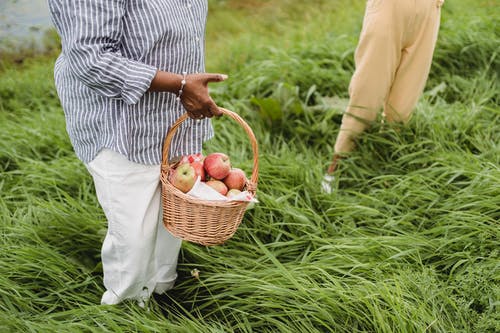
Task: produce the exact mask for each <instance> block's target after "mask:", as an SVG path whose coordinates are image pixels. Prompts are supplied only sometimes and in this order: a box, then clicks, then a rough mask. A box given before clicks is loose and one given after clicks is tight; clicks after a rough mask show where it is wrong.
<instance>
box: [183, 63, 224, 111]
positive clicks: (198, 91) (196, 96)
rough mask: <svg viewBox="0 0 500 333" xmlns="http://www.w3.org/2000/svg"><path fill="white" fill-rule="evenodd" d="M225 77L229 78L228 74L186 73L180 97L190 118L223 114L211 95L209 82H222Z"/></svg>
mask: <svg viewBox="0 0 500 333" xmlns="http://www.w3.org/2000/svg"><path fill="white" fill-rule="evenodd" d="M225 79H227V75H224V74H210V73H200V74H188V75H186V78H185V84H184V87H183V89H182V94H181V96H180V99H181V103H182V105H183V106H184V108H185V109H186V111H187V113H188V116H189V117H190V118H193V119H203V118H211V117H213V116H220V115H221V114H222V112H221V111H220V110H219V108H218V106H217V105H216V104H215V102H214V101H213V100H212V98H211V97H210V94H209V92H208V84H209V83H210V82H221V81H224V80H225Z"/></svg>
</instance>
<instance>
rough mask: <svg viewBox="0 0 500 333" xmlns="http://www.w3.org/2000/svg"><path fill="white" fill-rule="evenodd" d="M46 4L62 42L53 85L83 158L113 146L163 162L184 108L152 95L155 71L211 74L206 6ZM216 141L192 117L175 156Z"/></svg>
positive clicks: (129, 1) (140, 1) (65, 0)
mask: <svg viewBox="0 0 500 333" xmlns="http://www.w3.org/2000/svg"><path fill="white" fill-rule="evenodd" d="M48 3H49V10H50V14H51V18H52V21H53V23H54V25H55V27H56V30H57V32H58V33H59V35H60V37H61V44H62V51H61V54H60V55H59V57H58V58H57V60H56V63H55V68H54V77H55V84H56V88H57V93H58V95H59V98H60V100H61V105H62V108H63V110H64V114H65V119H66V129H67V131H68V134H69V138H70V140H71V143H72V145H73V147H74V150H75V153H76V155H77V156H78V158H79V159H81V160H82V161H83V162H84V163H88V162H90V161H92V160H93V159H94V158H95V156H96V155H97V154H98V153H99V151H100V150H101V149H103V148H108V149H111V150H114V151H116V152H118V153H121V154H122V155H124V156H126V157H127V158H128V159H129V160H131V161H133V162H136V163H142V164H159V163H160V162H161V154H162V145H163V141H164V138H165V135H166V133H167V131H168V129H169V128H170V126H171V125H172V124H173V123H174V122H175V120H176V119H177V118H178V117H179V116H180V115H182V114H183V113H185V109H184V108H183V106H182V105H181V104H180V103H179V102H178V101H177V100H176V96H175V95H174V94H172V93H168V92H151V91H148V89H149V86H150V84H151V81H152V79H153V77H154V76H155V74H156V71H157V70H163V71H167V72H172V73H182V72H184V71H185V72H187V73H195V72H204V71H205V62H204V52H205V51H204V45H205V24H206V17H207V6H208V5H207V0H148V1H145V0H48ZM179 85H180V83H179ZM212 136H213V129H212V125H211V122H210V120H209V119H205V120H202V121H194V120H191V119H188V120H186V121H185V122H184V123H183V124H182V126H180V127H179V129H178V130H177V134H176V136H175V137H174V139H173V140H172V144H171V146H170V148H171V151H170V155H169V156H172V157H173V156H180V155H187V154H191V153H195V152H200V151H201V148H202V143H203V141H205V140H208V139H209V138H210V137H212Z"/></svg>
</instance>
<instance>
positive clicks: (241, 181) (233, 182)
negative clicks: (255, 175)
mask: <svg viewBox="0 0 500 333" xmlns="http://www.w3.org/2000/svg"><path fill="white" fill-rule="evenodd" d="M222 181H223V182H224V184H226V186H227V188H228V189H238V190H240V191H243V188H244V187H245V184H246V183H247V176H246V175H245V171H243V170H241V169H238V168H232V169H231V170H230V171H229V174H228V175H227V176H226V178H224V179H223V180H222Z"/></svg>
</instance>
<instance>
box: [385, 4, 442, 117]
mask: <svg viewBox="0 0 500 333" xmlns="http://www.w3.org/2000/svg"><path fill="white" fill-rule="evenodd" d="M441 4H442V2H441V1H440V0H419V1H415V9H414V12H415V19H414V23H413V31H412V33H411V34H409V35H408V39H407V41H406V42H405V44H406V46H405V47H404V49H403V55H402V57H401V63H400V65H399V67H398V70H397V72H396V75H395V78H394V83H393V84H392V87H391V90H390V92H389V95H388V98H387V101H386V105H385V107H384V113H385V119H386V120H387V122H402V123H405V122H407V121H408V120H409V119H410V116H411V113H412V111H413V109H414V108H415V105H416V104H417V101H418V99H419V97H420V96H421V95H422V92H423V90H424V87H425V83H426V81H427V77H428V75H429V71H430V68H431V63H432V56H433V53H434V47H435V45H436V41H437V36H438V30H439V21H440V13H441Z"/></svg>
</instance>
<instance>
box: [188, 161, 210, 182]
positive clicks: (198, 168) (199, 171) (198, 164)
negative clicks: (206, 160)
mask: <svg viewBox="0 0 500 333" xmlns="http://www.w3.org/2000/svg"><path fill="white" fill-rule="evenodd" d="M189 164H190V165H191V166H192V167H193V169H194V172H195V173H196V176H200V179H201V181H202V182H204V181H205V180H206V177H205V167H204V166H203V161H198V160H196V161H193V162H191V163H189Z"/></svg>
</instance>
